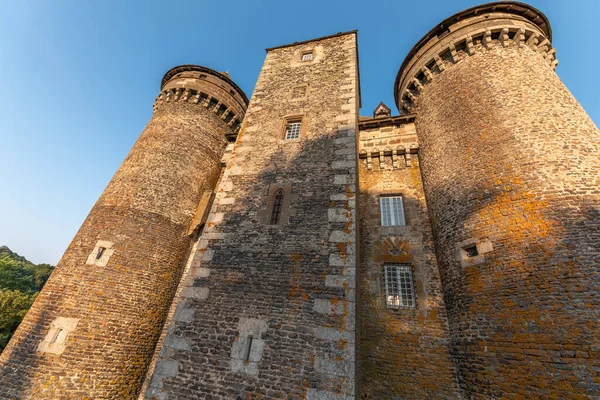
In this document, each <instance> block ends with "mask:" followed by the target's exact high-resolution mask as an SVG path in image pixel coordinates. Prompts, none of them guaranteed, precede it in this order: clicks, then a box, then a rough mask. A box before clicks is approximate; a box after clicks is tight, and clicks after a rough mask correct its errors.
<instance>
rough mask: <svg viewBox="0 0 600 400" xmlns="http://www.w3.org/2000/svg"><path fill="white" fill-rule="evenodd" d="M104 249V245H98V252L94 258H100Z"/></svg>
mask: <svg viewBox="0 0 600 400" xmlns="http://www.w3.org/2000/svg"><path fill="white" fill-rule="evenodd" d="M105 251H106V247H99V248H98V253H96V260H99V259H101V258H102V256H103V255H104V252H105Z"/></svg>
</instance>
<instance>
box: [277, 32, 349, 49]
mask: <svg viewBox="0 0 600 400" xmlns="http://www.w3.org/2000/svg"><path fill="white" fill-rule="evenodd" d="M352 34H354V35H356V34H358V29H354V30H352V31H346V32H338V33H334V34H333V35H327V36H321V37H318V38H314V39H309V40H303V41H301V42H294V43H289V44H282V45H281V46H275V47H268V48H266V49H265V51H267V52H269V51H271V50H275V49H282V48H284V47H292V46H299V45H303V44H306V43H310V42H316V41H318V40H324V39H331V38H334V37H338V36H345V35H352Z"/></svg>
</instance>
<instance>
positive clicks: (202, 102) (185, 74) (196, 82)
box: [154, 65, 248, 139]
mask: <svg viewBox="0 0 600 400" xmlns="http://www.w3.org/2000/svg"><path fill="white" fill-rule="evenodd" d="M165 103H191V104H198V105H199V106H201V107H204V108H206V109H208V110H209V111H211V112H213V113H214V114H215V115H216V116H217V117H218V118H220V119H222V120H223V121H224V122H225V123H226V124H227V125H228V126H229V127H230V128H231V130H232V132H233V133H234V136H233V137H232V138H233V139H234V138H235V134H237V131H238V129H239V126H240V124H241V122H242V120H243V118H244V115H245V113H246V108H247V106H248V98H247V97H246V95H245V94H244V92H243V91H242V90H241V89H240V88H239V87H238V86H237V85H236V84H235V83H234V82H233V81H232V80H231V79H230V78H229V74H227V73H226V72H223V73H221V72H217V71H214V70H212V69H210V68H206V67H202V66H198V65H181V66H178V67H175V68H173V69H171V70H170V71H168V72H167V73H166V74H165V76H164V78H163V80H162V83H161V92H160V94H159V95H158V96H157V97H156V101H155V103H154V112H157V111H159V110H160V109H161V106H162V105H163V104H165Z"/></svg>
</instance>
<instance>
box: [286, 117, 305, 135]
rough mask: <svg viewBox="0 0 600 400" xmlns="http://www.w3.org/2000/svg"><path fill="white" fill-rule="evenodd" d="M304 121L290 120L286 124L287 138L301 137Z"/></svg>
mask: <svg viewBox="0 0 600 400" xmlns="http://www.w3.org/2000/svg"><path fill="white" fill-rule="evenodd" d="M301 125H302V121H299V120H295V121H288V122H287V124H286V125H285V140H291V139H298V138H299V137H300V126H301Z"/></svg>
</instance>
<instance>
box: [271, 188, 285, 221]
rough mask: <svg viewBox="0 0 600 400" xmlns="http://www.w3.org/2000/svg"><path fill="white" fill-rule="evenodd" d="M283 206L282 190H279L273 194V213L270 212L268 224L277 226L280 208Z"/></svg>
mask: <svg viewBox="0 0 600 400" xmlns="http://www.w3.org/2000/svg"><path fill="white" fill-rule="evenodd" d="M282 205H283V189H279V190H278V191H276V192H275V198H274V200H273V211H271V220H270V221H269V224H271V225H278V224H279V218H280V217H281V206H282Z"/></svg>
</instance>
